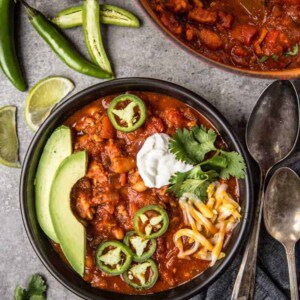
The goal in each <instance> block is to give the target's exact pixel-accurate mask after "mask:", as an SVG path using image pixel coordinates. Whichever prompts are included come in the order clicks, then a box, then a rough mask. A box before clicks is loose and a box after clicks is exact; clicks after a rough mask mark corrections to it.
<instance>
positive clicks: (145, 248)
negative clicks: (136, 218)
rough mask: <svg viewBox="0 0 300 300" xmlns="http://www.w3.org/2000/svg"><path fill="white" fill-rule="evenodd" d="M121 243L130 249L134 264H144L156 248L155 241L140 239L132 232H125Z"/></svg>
mask: <svg viewBox="0 0 300 300" xmlns="http://www.w3.org/2000/svg"><path fill="white" fill-rule="evenodd" d="M123 242H124V244H125V245H127V246H128V247H129V248H130V249H131V251H132V253H133V260H134V261H136V262H144V261H146V260H147V259H148V258H150V257H151V256H152V254H153V253H154V252H155V250H156V246H157V243H156V240H155V239H150V240H149V239H145V238H142V237H140V236H139V235H138V234H137V233H136V232H134V231H130V232H127V234H126V235H125V237H124V241H123Z"/></svg>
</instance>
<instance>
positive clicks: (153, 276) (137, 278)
mask: <svg viewBox="0 0 300 300" xmlns="http://www.w3.org/2000/svg"><path fill="white" fill-rule="evenodd" d="M122 277H123V280H124V281H125V282H126V283H127V284H129V285H130V286H132V287H133V288H135V289H138V290H146V289H150V288H151V287H153V286H154V284H155V283H156V281H157V279H158V269H157V266H156V264H155V262H154V261H153V260H152V259H148V260H147V261H145V262H143V263H133V264H132V265H131V266H130V268H129V269H128V270H127V271H126V272H124V273H123V275H122Z"/></svg>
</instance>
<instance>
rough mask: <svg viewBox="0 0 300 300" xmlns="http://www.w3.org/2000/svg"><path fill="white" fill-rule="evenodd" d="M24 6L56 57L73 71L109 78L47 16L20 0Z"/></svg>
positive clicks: (107, 73)
mask: <svg viewBox="0 0 300 300" xmlns="http://www.w3.org/2000/svg"><path fill="white" fill-rule="evenodd" d="M20 1H21V2H22V3H23V4H24V6H25V7H26V11H27V14H28V16H29V19H30V22H31V24H32V25H33V27H34V28H35V30H36V31H37V32H38V34H39V35H40V36H41V37H42V38H43V39H44V40H45V41H46V42H47V43H48V45H49V46H50V47H51V48H52V50H53V51H54V52H55V53H56V54H57V55H58V57H59V58H60V59H61V60H62V61H63V62H64V63H65V64H67V65H68V66H69V67H70V68H72V69H74V70H75V71H77V72H79V73H82V74H85V75H89V76H93V77H97V78H111V77H112V75H111V74H110V73H109V72H106V71H104V70H102V69H100V68H99V67H98V66H96V65H94V64H93V63H91V62H89V61H88V60H86V59H85V58H84V57H83V56H81V55H80V54H79V53H78V52H77V51H76V50H75V48H74V46H73V45H72V44H71V43H70V42H69V41H68V40H67V39H66V38H65V37H64V36H63V35H62V33H61V32H59V31H58V30H57V29H56V27H55V25H53V24H52V23H51V22H50V21H48V20H47V18H46V17H45V16H44V15H43V14H42V13H40V12H39V11H37V10H35V9H33V8H32V7H30V6H29V5H28V4H27V3H26V2H25V1H23V0H20Z"/></svg>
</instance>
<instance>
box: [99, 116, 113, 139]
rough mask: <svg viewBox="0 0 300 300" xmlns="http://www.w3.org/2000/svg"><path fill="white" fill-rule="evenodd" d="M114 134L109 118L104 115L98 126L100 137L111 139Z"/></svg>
mask: <svg viewBox="0 0 300 300" xmlns="http://www.w3.org/2000/svg"><path fill="white" fill-rule="evenodd" d="M115 134H116V130H115V128H114V127H113V125H112V123H111V122H110V119H109V117H108V116H107V115H104V116H103V118H102V120H101V125H100V137H101V138H102V139H113V138H114V136H115Z"/></svg>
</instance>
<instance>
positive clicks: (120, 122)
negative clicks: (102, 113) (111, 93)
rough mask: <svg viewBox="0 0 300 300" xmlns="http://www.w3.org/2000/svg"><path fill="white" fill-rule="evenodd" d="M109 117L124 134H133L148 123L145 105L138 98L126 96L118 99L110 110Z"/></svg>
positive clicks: (111, 104) (113, 102) (111, 105)
mask: <svg viewBox="0 0 300 300" xmlns="http://www.w3.org/2000/svg"><path fill="white" fill-rule="evenodd" d="M107 113H108V117H109V119H110V121H111V122H112V124H113V126H114V127H115V128H116V129H117V130H119V131H123V132H131V131H134V130H136V129H138V128H139V127H141V126H142V125H143V124H144V122H145V121H146V115H147V109H146V105H145V103H144V102H143V101H142V100H141V99H140V98H139V97H137V96H135V95H131V94H124V95H120V96H118V97H116V98H115V99H114V100H113V101H112V102H111V103H110V106H109V108H108V111H107Z"/></svg>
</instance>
